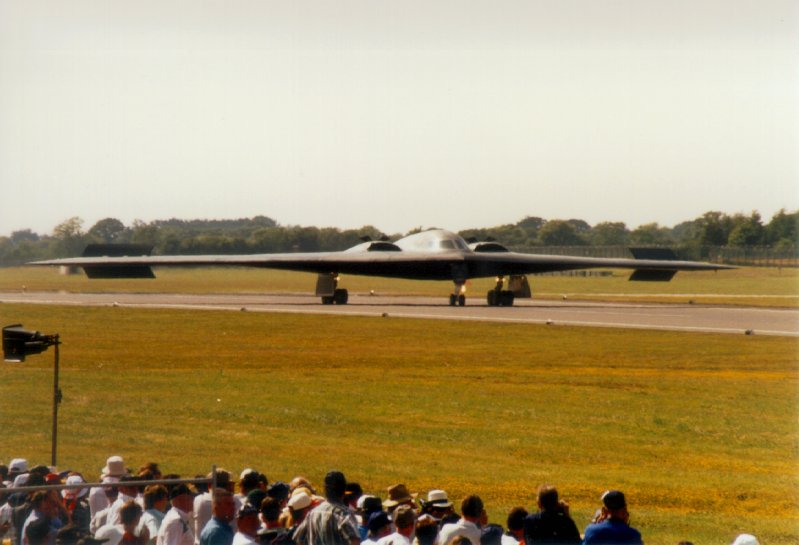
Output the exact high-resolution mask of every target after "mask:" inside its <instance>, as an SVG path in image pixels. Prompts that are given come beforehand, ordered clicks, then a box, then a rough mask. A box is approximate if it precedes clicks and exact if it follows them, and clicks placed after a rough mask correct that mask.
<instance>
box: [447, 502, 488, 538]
mask: <svg viewBox="0 0 799 545" xmlns="http://www.w3.org/2000/svg"><path fill="white" fill-rule="evenodd" d="M487 521H488V516H487V515H486V512H485V509H484V508H483V500H481V499H480V497H479V496H477V495H475V494H473V495H471V496H466V498H464V500H463V502H461V519H460V520H459V521H458V522H453V523H450V524H445V525H444V526H442V527H441V531H440V532H439V534H438V543H439V544H440V545H450V543H452V542H453V541H454V540H455V538H456V537H459V536H465V537H466V538H468V539H469V541H471V542H472V545H480V525H481V524H485V523H486V522H487Z"/></svg>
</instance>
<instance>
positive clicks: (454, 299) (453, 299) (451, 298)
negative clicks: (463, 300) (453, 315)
mask: <svg viewBox="0 0 799 545" xmlns="http://www.w3.org/2000/svg"><path fill="white" fill-rule="evenodd" d="M457 302H458V296H457V295H455V294H454V293H450V294H449V306H451V307H454V306H455V303H457Z"/></svg>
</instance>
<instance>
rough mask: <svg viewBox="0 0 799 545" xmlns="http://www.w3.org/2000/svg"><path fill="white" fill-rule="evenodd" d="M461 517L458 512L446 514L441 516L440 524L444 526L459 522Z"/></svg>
mask: <svg viewBox="0 0 799 545" xmlns="http://www.w3.org/2000/svg"><path fill="white" fill-rule="evenodd" d="M460 519H461V517H460V516H459V515H458V514H457V513H450V514H448V515H444V516H443V517H442V518H441V522H440V524H441V526H444V525H445V524H454V523H456V522H458V521H459V520H460Z"/></svg>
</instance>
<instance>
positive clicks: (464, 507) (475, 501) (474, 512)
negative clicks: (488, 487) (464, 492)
mask: <svg viewBox="0 0 799 545" xmlns="http://www.w3.org/2000/svg"><path fill="white" fill-rule="evenodd" d="M482 513H483V500H481V499H480V496H478V495H476V494H472V495H471V496H466V497H465V498H463V501H462V502H461V514H462V515H463V518H465V519H473V520H474V519H479V518H480V515H482Z"/></svg>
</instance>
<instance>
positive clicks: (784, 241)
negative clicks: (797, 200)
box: [765, 208, 799, 248]
mask: <svg viewBox="0 0 799 545" xmlns="http://www.w3.org/2000/svg"><path fill="white" fill-rule="evenodd" d="M765 243H766V244H769V245H771V246H775V247H779V248H796V247H797V245H799V211H796V212H793V213H787V212H786V211H785V209H784V208H783V209H781V210H780V211H779V212H777V213H776V214H774V216H773V217H772V218H771V221H769V222H768V224H767V225H766V228H765Z"/></svg>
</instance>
